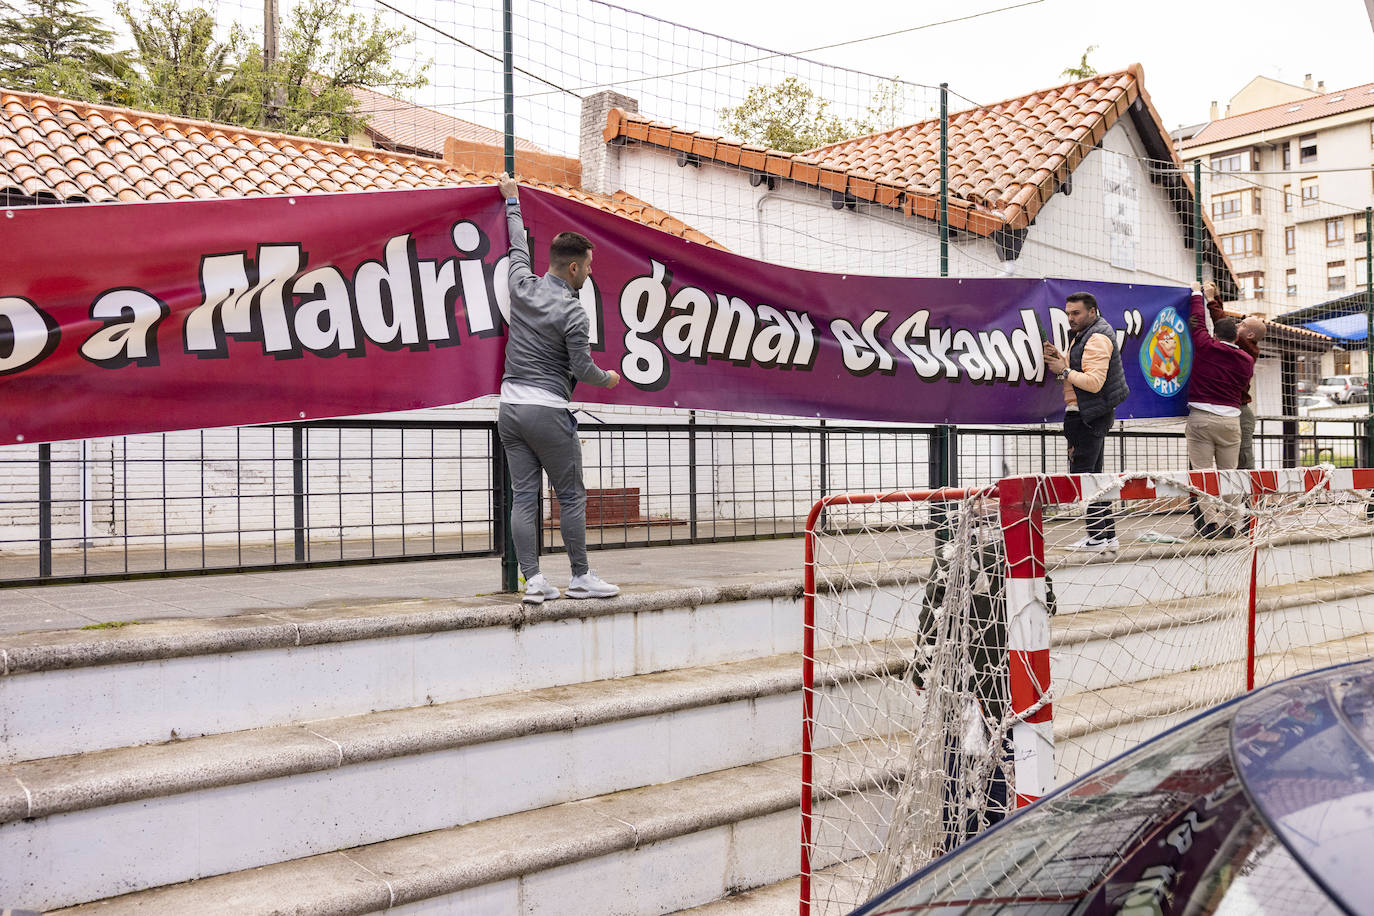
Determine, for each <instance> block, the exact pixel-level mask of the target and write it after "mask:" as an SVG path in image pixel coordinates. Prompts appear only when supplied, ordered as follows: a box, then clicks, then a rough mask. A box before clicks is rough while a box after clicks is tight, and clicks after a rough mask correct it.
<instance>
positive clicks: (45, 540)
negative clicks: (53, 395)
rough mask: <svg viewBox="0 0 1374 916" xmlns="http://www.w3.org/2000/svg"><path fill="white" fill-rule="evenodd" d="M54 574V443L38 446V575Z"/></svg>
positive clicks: (43, 577) (47, 575) (46, 576)
mask: <svg viewBox="0 0 1374 916" xmlns="http://www.w3.org/2000/svg"><path fill="white" fill-rule="evenodd" d="M51 575H52V444H51V443H48V442H44V443H43V444H42V445H40V446H38V576H39V578H41V579H46V578H48V577H49V576H51Z"/></svg>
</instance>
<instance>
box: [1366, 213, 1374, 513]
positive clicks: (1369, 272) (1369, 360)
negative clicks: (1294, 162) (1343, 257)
mask: <svg viewBox="0 0 1374 916" xmlns="http://www.w3.org/2000/svg"><path fill="white" fill-rule="evenodd" d="M1371 258H1374V207H1365V208H1364V316H1365V337H1364V371H1365V385H1366V387H1365V392H1366V394H1365V409H1366V413H1367V416H1366V418H1365V423H1364V454H1365V467H1369V466H1370V464H1371V463H1374V260H1371ZM1370 508H1371V509H1374V503H1371V504H1370Z"/></svg>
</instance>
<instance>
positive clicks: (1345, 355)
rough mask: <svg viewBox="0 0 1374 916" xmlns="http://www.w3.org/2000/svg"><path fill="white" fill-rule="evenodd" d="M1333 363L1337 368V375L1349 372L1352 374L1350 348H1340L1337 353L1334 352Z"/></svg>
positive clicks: (1332, 355)
mask: <svg viewBox="0 0 1374 916" xmlns="http://www.w3.org/2000/svg"><path fill="white" fill-rule="evenodd" d="M1331 364H1332V368H1333V369H1335V370H1336V371H1335V374H1336V375H1349V374H1350V351H1349V350H1339V351H1337V352H1335V353H1332V354H1331Z"/></svg>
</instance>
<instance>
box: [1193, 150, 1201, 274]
mask: <svg viewBox="0 0 1374 916" xmlns="http://www.w3.org/2000/svg"><path fill="white" fill-rule="evenodd" d="M1193 260H1194V262H1195V263H1196V266H1197V282H1199V283H1201V282H1202V160H1201V159H1198V160H1196V161H1195V162H1194V163H1193Z"/></svg>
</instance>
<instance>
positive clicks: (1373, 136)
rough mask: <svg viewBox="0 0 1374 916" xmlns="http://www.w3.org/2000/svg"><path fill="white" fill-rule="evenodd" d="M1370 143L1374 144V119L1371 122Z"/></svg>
mask: <svg viewBox="0 0 1374 916" xmlns="http://www.w3.org/2000/svg"><path fill="white" fill-rule="evenodd" d="M1369 145H1370V146H1374V121H1370V122H1369Z"/></svg>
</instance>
